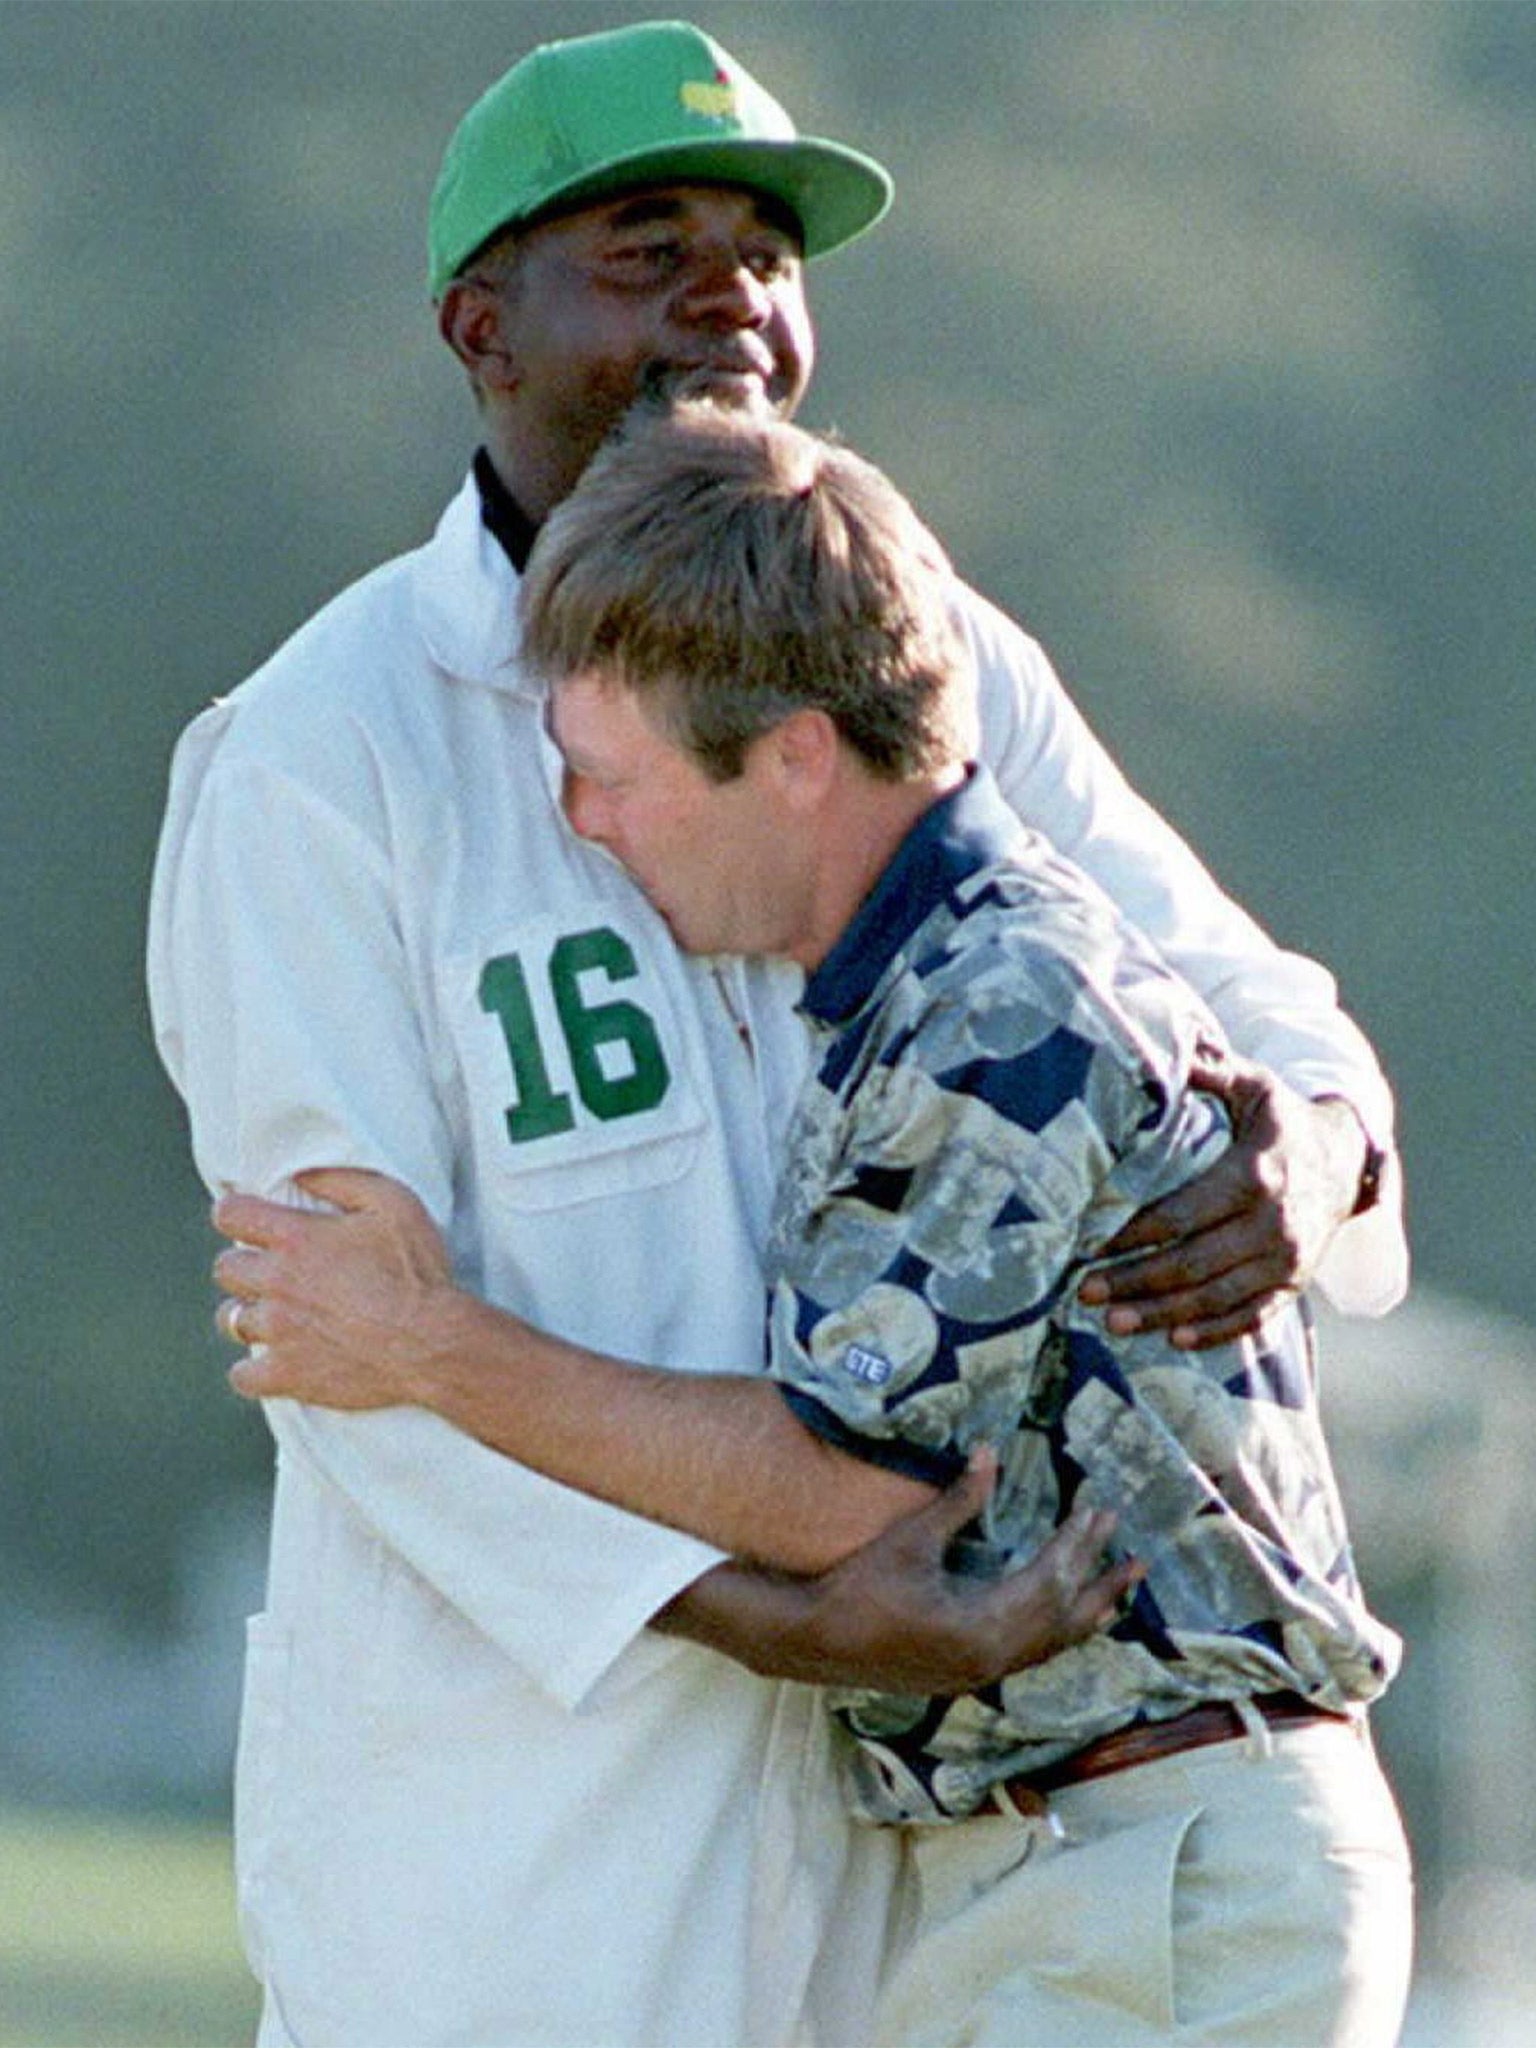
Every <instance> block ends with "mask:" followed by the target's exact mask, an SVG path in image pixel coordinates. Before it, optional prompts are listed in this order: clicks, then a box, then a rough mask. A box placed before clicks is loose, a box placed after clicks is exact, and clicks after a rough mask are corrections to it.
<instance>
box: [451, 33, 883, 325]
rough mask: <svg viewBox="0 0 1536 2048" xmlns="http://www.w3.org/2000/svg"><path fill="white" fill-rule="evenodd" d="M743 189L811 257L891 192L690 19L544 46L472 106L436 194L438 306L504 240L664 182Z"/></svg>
mask: <svg viewBox="0 0 1536 2048" xmlns="http://www.w3.org/2000/svg"><path fill="white" fill-rule="evenodd" d="M682 181H686V182H688V183H704V184H728V185H745V186H747V187H748V188H749V189H750V190H752V191H756V192H765V193H767V194H768V195H769V196H770V197H771V198H774V199H777V200H778V201H780V203H781V204H782V205H784V206H787V207H788V208H789V210H790V212H791V213H793V214H794V216H795V217H796V219H797V220H798V221H799V222H800V225H801V229H802V231H803V233H804V237H805V253H806V255H807V256H821V255H824V254H825V253H826V251H827V250H829V249H836V248H837V247H839V246H840V244H842V243H844V242H849V241H852V239H853V237H854V236H855V235H858V234H862V233H863V231H864V229H865V228H868V227H873V225H874V224H875V222H876V221H877V220H878V219H879V218H880V216H881V215H882V214H883V213H884V212H885V210H886V208H887V207H888V206H889V205H890V203H891V180H890V177H889V174H888V173H887V172H886V171H884V170H882V168H881V167H880V165H879V164H877V163H876V162H875V161H874V160H873V158H871V157H867V156H863V155H861V154H860V152H859V151H858V150H856V149H848V148H845V147H844V146H843V144H841V143H838V142H823V141H821V140H819V139H818V138H816V137H815V136H810V135H800V134H799V133H797V131H796V128H795V124H794V122H793V121H792V120H791V119H790V117H789V115H788V114H787V113H786V111H785V110H784V108H783V107H781V106H780V105H779V103H778V101H777V100H776V99H774V98H773V97H772V95H771V94H770V93H767V92H765V91H764V89H763V88H762V86H760V85H759V84H758V83H757V81H756V79H755V78H753V77H752V76H751V75H750V73H748V72H747V71H744V70H743V69H742V67H741V65H740V64H738V63H737V62H736V60H735V58H734V57H732V56H730V55H729V54H728V53H727V52H726V51H725V50H722V49H721V47H720V45H719V44H718V43H717V42H715V41H713V40H712V38H711V37H709V36H707V35H705V34H704V33H703V32H702V31H701V30H699V29H696V28H693V27H691V26H690V25H689V23H687V22H685V21H644V22H637V23H636V24H635V25H634V26H632V27H630V28H619V29H610V30H608V31H606V32H604V33H603V34H600V35H590V36H575V37H572V38H571V39H570V40H568V41H565V42H558V43H544V44H541V45H540V47H539V48H538V49H536V50H532V51H530V52H529V54H528V55H527V56H526V57H524V58H522V59H521V60H520V61H519V62H518V63H516V64H514V65H513V66H512V69H511V70H510V71H509V72H507V74H506V75H505V77H503V78H501V79H498V81H497V82H496V84H495V85H493V86H492V87H491V89H490V91H489V92H487V93H485V94H484V95H483V97H482V98H480V99H479V100H477V101H476V102H475V104H474V106H472V107H471V108H470V110H469V112H468V113H467V114H466V115H465V116H464V118H463V120H462V121H461V122H460V123H459V125H458V127H457V129H456V130H455V131H454V134H453V137H452V139H451V141H450V142H449V144H448V149H447V153H446V154H445V156H444V158H443V167H442V170H441V171H440V172H439V174H438V180H437V186H436V189H435V191H434V192H433V194H432V208H431V214H430V219H429V225H428V237H427V239H428V281H429V283H430V286H431V290H432V296H433V297H434V298H436V297H438V296H439V295H440V294H441V292H442V291H443V289H444V287H445V286H446V285H447V284H448V282H449V280H450V279H451V278H453V277H454V276H455V275H456V274H457V273H458V272H459V271H460V270H462V269H463V267H464V265H465V264H466V263H467V262H468V261H469V259H470V257H471V256H473V255H474V253H475V251H476V250H477V249H479V248H481V247H483V246H484V244H485V243H486V242H488V241H489V240H490V238H491V237H492V236H493V235H494V234H496V233H498V232H499V231H500V230H501V229H502V228H506V227H511V226H513V225H514V224H516V223H517V222H520V221H527V220H531V219H533V217H534V216H535V215H536V214H541V213H544V212H546V211H548V210H550V209H552V208H555V207H564V206H573V205H578V204H580V203H582V202H583V201H585V200H589V199H599V198H602V197H604V196H606V195H607V194H609V193H613V192H623V191H627V190H628V189H630V188H631V187H633V186H636V185H649V184H655V183H662V182H668V183H670V182H682Z"/></svg>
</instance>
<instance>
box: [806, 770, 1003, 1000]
mask: <svg viewBox="0 0 1536 2048" xmlns="http://www.w3.org/2000/svg"><path fill="white" fill-rule="evenodd" d="M1020 829H1021V828H1020V825H1019V821H1018V818H1017V817H1016V816H1015V815H1014V813H1013V812H1012V811H1011V810H1010V809H1009V808H1008V805H1007V803H1006V802H1005V801H1004V798H1003V794H1002V791H1001V790H1000V789H999V788H998V786H997V784H996V783H995V782H994V781H993V779H992V777H991V775H990V773H989V772H988V771H987V770H986V769H985V768H972V769H971V771H970V773H969V774H968V776H967V777H966V780H965V781H964V782H963V783H962V784H961V785H960V787H959V788H958V789H955V790H951V791H950V793H949V795H948V796H941V797H939V798H938V800H937V801H936V802H935V803H933V804H931V805H930V806H929V808H928V809H927V810H926V811H924V813H923V815H922V816H921V817H920V818H919V819H918V821H917V823H916V824H915V825H914V826H912V828H911V830H910V831H909V832H908V833H907V835H906V837H905V838H904V839H903V840H902V842H901V844H900V845H899V846H898V847H897V849H896V851H895V853H893V854H892V856H891V858H890V860H889V861H888V862H887V863H886V866H885V868H884V869H883V870H882V872H881V875H880V879H879V880H878V881H877V882H876V883H875V886H874V888H873V889H871V890H870V892H869V894H868V895H867V896H866V897H865V898H864V901H863V902H862V903H861V904H860V905H859V907H858V909H857V910H856V911H855V912H854V914H853V919H852V921H851V922H850V924H849V925H848V927H847V929H846V930H845V931H844V932H843V935H842V937H841V938H840V939H839V940H838V941H837V944H836V945H835V946H834V947H833V948H832V950H831V952H830V953H829V954H828V955H827V957H826V959H825V960H823V961H822V963H821V965H820V966H819V967H818V968H817V969H816V971H815V973H814V974H812V975H811V977H810V979H809V980H808V981H807V982H806V985H805V994H804V995H803V996H802V998H801V1003H800V1007H801V1008H802V1009H803V1010H804V1011H805V1013H806V1015H807V1016H809V1017H811V1018H813V1019H814V1020H815V1021H816V1022H817V1023H818V1024H842V1023H845V1022H846V1021H847V1020H848V1018H850V1017H851V1016H853V1014H854V1012H855V1011H856V1010H857V1009H858V1008H859V1006H860V1005H861V1004H862V1003H865V1002H867V1001H868V999H869V997H870V996H871V995H872V994H873V992H874V989H875V985H876V983H877V982H878V981H879V979H880V977H881V975H882V974H884V972H885V970H886V968H887V967H888V966H889V965H890V963H891V961H892V959H893V958H894V957H895V955H896V954H897V953H899V952H900V951H901V949H902V947H903V946H904V945H905V944H906V943H907V941H908V940H909V939H910V938H911V937H912V934H913V933H914V932H915V931H916V930H917V928H918V926H919V925H920V924H922V922H923V920H924V919H925V918H926V917H928V916H929V915H930V913H931V912H933V911H934V910H936V909H937V908H938V907H939V905H940V904H942V903H943V902H944V901H945V900H946V898H947V897H949V896H950V895H951V894H952V893H953V891H954V890H955V889H956V888H957V887H958V886H959V884H960V883H962V882H964V881H965V880H966V879H967V878H968V877H969V876H971V875H974V874H975V873H976V871H977V869H978V868H982V867H986V866H988V865H989V864H990V863H991V862H992V861H995V860H998V859H1000V858H1001V857H1002V856H1003V855H1004V854H1006V853H1007V852H1008V850H1009V849H1010V847H1013V846H1016V845H1017V844H1018V836H1019V832H1020Z"/></svg>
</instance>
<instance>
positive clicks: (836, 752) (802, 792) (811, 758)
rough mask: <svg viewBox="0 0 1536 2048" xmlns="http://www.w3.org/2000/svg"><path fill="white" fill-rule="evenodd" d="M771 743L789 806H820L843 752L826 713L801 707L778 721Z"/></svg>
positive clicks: (840, 740)
mask: <svg viewBox="0 0 1536 2048" xmlns="http://www.w3.org/2000/svg"><path fill="white" fill-rule="evenodd" d="M771 739H772V744H773V749H774V761H775V764H776V766H777V768H778V771H779V778H780V781H781V783H782V785H783V789H784V793H785V796H786V797H787V798H788V800H789V802H790V803H791V804H793V805H795V806H797V807H798V808H803V809H807V810H809V809H812V808H814V807H815V805H817V804H819V803H821V802H823V801H824V800H825V799H826V797H827V795H828V794H829V792H830V791H831V790H832V788H833V787H834V785H835V783H836V781H837V777H838V773H839V770H840V768H841V765H842V752H843V742H842V737H841V735H840V734H839V732H838V730H837V727H836V725H834V724H833V722H832V720H831V718H830V717H828V715H827V713H826V712H825V711H822V710H819V709H818V708H817V707H816V706H814V705H810V704H806V705H802V706H801V708H800V709H799V710H798V711H791V712H790V714H789V716H788V717H787V718H781V719H780V720H779V722H778V724H777V725H776V726H774V728H773V731H772V734H771Z"/></svg>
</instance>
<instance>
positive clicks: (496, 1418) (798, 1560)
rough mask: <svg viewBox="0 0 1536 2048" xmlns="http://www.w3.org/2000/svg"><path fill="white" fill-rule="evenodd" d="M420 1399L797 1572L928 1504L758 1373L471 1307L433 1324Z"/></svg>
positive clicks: (524, 1457)
mask: <svg viewBox="0 0 1536 2048" xmlns="http://www.w3.org/2000/svg"><path fill="white" fill-rule="evenodd" d="M415 1351H416V1357H415V1359H414V1361H413V1363H412V1365H411V1367H410V1369H409V1374H408V1391H409V1397H410V1399H411V1400H413V1401H414V1402H416V1403H417V1404H418V1405H420V1406H422V1407H425V1408H430V1409H432V1410H434V1411H435V1412H436V1413H437V1414H439V1415H441V1416H443V1417H444V1418H445V1420H447V1421H449V1422H451V1423H453V1424H454V1425H455V1426H456V1427H457V1428H459V1429H461V1430H463V1431H465V1432H467V1433H468V1434H469V1435H471V1436H474V1437H477V1438H478V1439H479V1440H480V1441H481V1442H482V1443H485V1444H487V1445H489V1446H491V1448H493V1449H495V1450H498V1451H501V1452H503V1453H505V1454H506V1455H507V1456H509V1457H512V1458H516V1459H518V1460H519V1461H520V1462H521V1463H523V1464H525V1465H530V1466H532V1467H533V1468H534V1469H535V1470H536V1471H539V1472H543V1473H544V1474H546V1475H547V1476H548V1477H549V1478H552V1479H558V1480H560V1481H561V1482H562V1483H564V1484H565V1485H567V1486H572V1487H576V1488H578V1489H579V1490H580V1491H582V1492H584V1493H590V1494H594V1495H596V1496H597V1497H598V1498H599V1499H601V1500H607V1501H611V1502H612V1503H614V1504H615V1505H616V1506H619V1507H623V1508H627V1509H628V1510H629V1511H630V1512H631V1513H633V1514H639V1515H645V1516H647V1517H649V1518H650V1519H651V1520H653V1521H659V1522H665V1523H668V1524H670V1525H671V1526H672V1527H674V1528H679V1529H684V1530H686V1531H688V1533H690V1534H691V1535H695V1536H698V1537H701V1538H703V1540H704V1541H706V1542H709V1543H712V1544H714V1545H716V1546H717V1547H718V1548H720V1549H722V1550H728V1551H730V1552H731V1553H732V1554H733V1555H736V1556H740V1557H744V1558H748V1559H752V1560H755V1561H758V1562H760V1563H762V1564H765V1565H769V1566H774V1567H779V1568H782V1569H784V1570H786V1571H790V1572H818V1571H822V1570H825V1569H826V1568H827V1567H828V1566H829V1565H831V1564H834V1563H836V1562H837V1561H838V1560H839V1559H841V1558H843V1557H846V1556H847V1555H848V1554H849V1553H850V1552H852V1551H854V1550H856V1549H857V1548H859V1547H860V1545H862V1544H864V1543H866V1542H868V1541H869V1540H870V1538H871V1537H873V1536H875V1535H877V1534H878V1533H879V1532H880V1531H881V1530H882V1529H884V1528H885V1527H887V1526H888V1525H889V1524H890V1522H892V1521H893V1520H894V1519H896V1517H897V1516H899V1515H900V1514H902V1513H904V1512H906V1511H907V1510H909V1509H910V1508H911V1507H912V1506H914V1505H916V1504H917V1503H918V1502H920V1501H921V1500H923V1499H925V1498H926V1497H927V1496H928V1493H929V1489H927V1488H926V1487H923V1486H922V1485H920V1484H919V1483H918V1482H916V1481H912V1480H908V1479H904V1478H901V1477H900V1476H898V1475H896V1474H893V1473H888V1472H885V1471H882V1470H881V1469H879V1468H878V1467H876V1466H873V1465H867V1464H865V1463H863V1462H862V1461H860V1460H858V1459H854V1458H850V1457H848V1456H847V1455H845V1454H844V1453H843V1452H841V1451H838V1450H835V1449H833V1448H832V1447H831V1446H830V1445H828V1444H825V1443H823V1442H821V1440H820V1439H819V1438H817V1437H816V1436H814V1435H813V1434H812V1433H811V1432H810V1431H809V1430H808V1429H806V1428H804V1427H803V1425H802V1424H801V1423H799V1422H798V1421H797V1420H796V1419H795V1417H794V1416H793V1415H792V1414H791V1413H790V1411H789V1409H788V1408H787V1407H786V1406H785V1404H784V1401H783V1399H782V1398H781V1396H780V1394H779V1392H778V1390H777V1388H776V1387H775V1386H773V1385H772V1384H771V1383H770V1382H768V1381H766V1380H761V1379H754V1378H747V1377H743V1376H741V1375H737V1374H726V1373H711V1374H701V1373H688V1372H672V1371H667V1370H663V1369H660V1368H657V1367H653V1366H642V1365H635V1364H631V1363H628V1362H626V1361H624V1360H620V1359H616V1358H611V1357H608V1356H606V1355H604V1354H602V1353H599V1352H594V1351H588V1350H585V1349H584V1348H582V1347H581V1346H579V1345H575V1344H569V1343H566V1342H565V1341H564V1340H562V1339H560V1338H558V1337H552V1336H550V1335H548V1334H546V1333H545V1332H542V1331H539V1330H535V1329H533V1328H531V1327H530V1326H529V1325H528V1324H526V1323H523V1322H521V1321H519V1320H518V1318H516V1317H514V1316H510V1315H507V1314H504V1313H503V1312H501V1311H499V1310H497V1309H494V1308H491V1307H490V1306H489V1305H488V1304H486V1303H484V1302H481V1301H478V1300H476V1299H475V1298H474V1297H472V1296H470V1295H467V1294H463V1293H459V1292H453V1293H451V1294H445V1295H444V1296H443V1297H442V1298H441V1300H440V1301H439V1302H438V1303H437V1304H435V1305H434V1306H433V1308H432V1310H431V1311H430V1319H427V1318H423V1327H422V1329H421V1331H420V1333H419V1338H418V1342H417V1344H416V1346H415Z"/></svg>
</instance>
